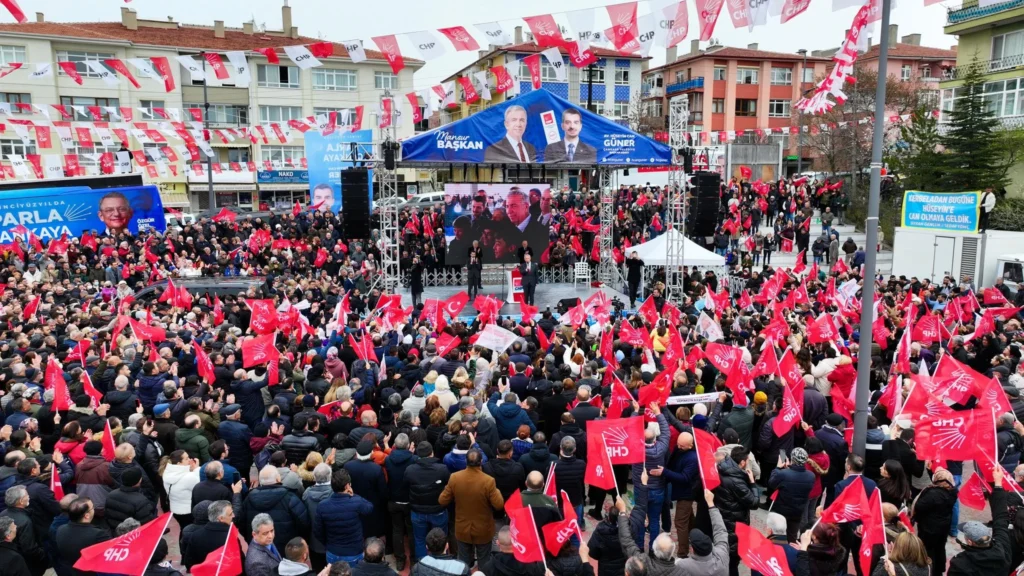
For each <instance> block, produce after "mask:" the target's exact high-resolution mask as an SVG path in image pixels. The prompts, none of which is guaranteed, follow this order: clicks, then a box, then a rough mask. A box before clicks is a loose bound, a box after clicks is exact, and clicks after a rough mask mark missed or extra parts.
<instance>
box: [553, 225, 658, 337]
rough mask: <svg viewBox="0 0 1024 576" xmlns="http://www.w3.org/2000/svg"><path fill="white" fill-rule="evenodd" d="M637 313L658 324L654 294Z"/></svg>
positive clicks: (650, 323)
mask: <svg viewBox="0 0 1024 576" xmlns="http://www.w3.org/2000/svg"><path fill="white" fill-rule="evenodd" d="M575 240H576V237H575V236H573V241H575ZM636 313H637V314H639V315H640V317H641V318H643V319H644V322H646V323H647V324H649V325H651V326H653V325H655V324H657V323H658V319H659V318H661V316H660V315H659V314H658V308H657V306H655V304H654V295H651V296H648V297H647V300H644V303H643V304H641V305H640V307H639V308H637V310H636Z"/></svg>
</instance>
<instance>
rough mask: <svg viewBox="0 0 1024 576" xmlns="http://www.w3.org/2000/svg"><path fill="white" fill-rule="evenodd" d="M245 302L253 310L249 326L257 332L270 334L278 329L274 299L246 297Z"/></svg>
mask: <svg viewBox="0 0 1024 576" xmlns="http://www.w3.org/2000/svg"><path fill="white" fill-rule="evenodd" d="M245 304H246V305H247V306H248V307H249V310H252V317H251V318H250V319H249V328H252V331H253V332H255V333H257V334H270V333H271V332H274V331H276V330H277V326H278V318H277V310H276V309H275V308H274V301H273V300H270V299H265V300H255V299H249V298H246V299H245Z"/></svg>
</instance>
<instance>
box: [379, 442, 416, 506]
mask: <svg viewBox="0 0 1024 576" xmlns="http://www.w3.org/2000/svg"><path fill="white" fill-rule="evenodd" d="M417 460H419V457H418V456H416V455H415V454H413V453H412V452H410V451H409V450H392V451H391V454H388V456H387V458H385V459H384V470H385V471H386V472H387V484H388V497H389V498H388V499H389V501H390V502H398V503H408V502H409V487H408V485H407V484H406V483H405V473H406V471H407V470H408V469H409V467H410V466H412V464H413V463H414V462H416V461H417Z"/></svg>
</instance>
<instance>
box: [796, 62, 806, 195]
mask: <svg viewBox="0 0 1024 576" xmlns="http://www.w3.org/2000/svg"><path fill="white" fill-rule="evenodd" d="M796 52H797V54H799V55H801V56H803V64H802V65H801V66H800V92H801V93H803V91H804V70H806V69H807V50H805V49H803V48H801V49H800V50H797V51H796ZM803 170H804V113H803V111H800V130H799V131H798V132H797V134H796V174H797V177H799V176H800V173H801V172H803Z"/></svg>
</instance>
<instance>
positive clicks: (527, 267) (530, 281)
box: [519, 254, 537, 306]
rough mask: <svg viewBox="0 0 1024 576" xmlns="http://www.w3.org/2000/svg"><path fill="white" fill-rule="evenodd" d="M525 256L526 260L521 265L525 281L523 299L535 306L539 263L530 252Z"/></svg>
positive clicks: (520, 269)
mask: <svg viewBox="0 0 1024 576" xmlns="http://www.w3.org/2000/svg"><path fill="white" fill-rule="evenodd" d="M524 258H525V260H526V261H525V262H523V263H522V264H520V265H519V273H520V274H521V275H522V282H523V300H524V301H525V302H526V303H527V304H529V305H530V306H533V293H534V292H535V291H536V290H537V264H536V263H535V262H534V261H533V257H532V256H530V255H529V254H526V255H525V256H524Z"/></svg>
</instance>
